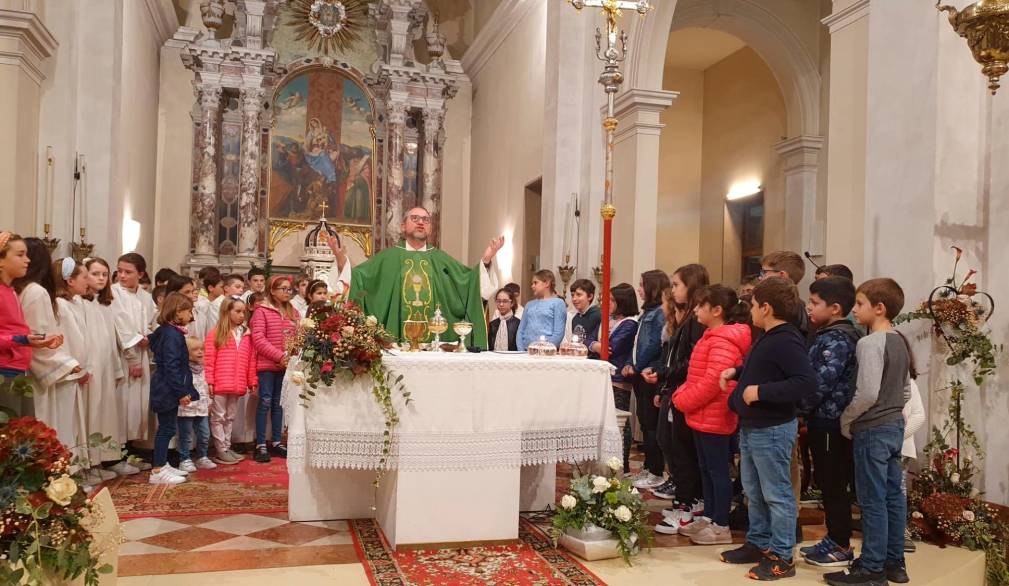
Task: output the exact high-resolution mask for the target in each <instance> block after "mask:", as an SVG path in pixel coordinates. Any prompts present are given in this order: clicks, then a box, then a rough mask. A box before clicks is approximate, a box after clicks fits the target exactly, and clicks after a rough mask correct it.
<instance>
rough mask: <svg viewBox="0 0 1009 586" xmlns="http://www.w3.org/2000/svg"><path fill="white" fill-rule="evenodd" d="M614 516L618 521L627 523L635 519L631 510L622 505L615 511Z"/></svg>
mask: <svg viewBox="0 0 1009 586" xmlns="http://www.w3.org/2000/svg"><path fill="white" fill-rule="evenodd" d="M613 516H614V517H616V518H617V520H618V521H621V522H623V523H626V522H628V521H630V520H631V517H633V516H634V515H633V514H632V513H631V510H630V509H628V508H627V507H626V506H624V505H620V506H619V507H617V509H616V510H615V511H613Z"/></svg>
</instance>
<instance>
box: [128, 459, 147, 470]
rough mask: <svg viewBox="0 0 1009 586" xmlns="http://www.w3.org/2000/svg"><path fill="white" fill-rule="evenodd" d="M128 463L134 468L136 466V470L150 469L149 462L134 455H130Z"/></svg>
mask: <svg viewBox="0 0 1009 586" xmlns="http://www.w3.org/2000/svg"><path fill="white" fill-rule="evenodd" d="M129 464H130V466H133V467H134V468H136V469H137V470H140V471H143V470H150V469H151V463H150V462H145V461H143V460H141V459H140V458H137V457H134V456H130V462H129Z"/></svg>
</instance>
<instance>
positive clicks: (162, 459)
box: [151, 409, 179, 468]
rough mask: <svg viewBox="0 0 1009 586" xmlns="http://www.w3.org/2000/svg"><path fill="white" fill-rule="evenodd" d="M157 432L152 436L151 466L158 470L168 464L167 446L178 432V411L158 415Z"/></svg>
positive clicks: (173, 410)
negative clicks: (152, 455) (152, 456)
mask: <svg viewBox="0 0 1009 586" xmlns="http://www.w3.org/2000/svg"><path fill="white" fill-rule="evenodd" d="M157 415H158V431H157V432H156V433H155V434H154V461H153V462H151V465H152V466H153V467H155V468H160V467H162V466H164V465H165V464H167V463H168V444H170V443H172V438H173V437H175V433H176V431H177V430H178V421H179V410H178V409H172V410H171V411H164V412H161V413H158V414H157Z"/></svg>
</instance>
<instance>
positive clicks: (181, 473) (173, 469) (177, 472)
mask: <svg viewBox="0 0 1009 586" xmlns="http://www.w3.org/2000/svg"><path fill="white" fill-rule="evenodd" d="M161 469H162V470H168V472H169V473H171V474H174V475H176V476H182V477H186V476H189V472H186V471H185V470H179V469H178V468H176V467H174V466H172V465H171V464H167V463H166V464H165V465H164V466H162V467H161Z"/></svg>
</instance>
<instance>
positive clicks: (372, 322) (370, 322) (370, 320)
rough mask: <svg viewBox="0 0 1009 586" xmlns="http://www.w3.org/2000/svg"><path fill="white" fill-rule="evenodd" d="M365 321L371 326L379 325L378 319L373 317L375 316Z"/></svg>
mask: <svg viewBox="0 0 1009 586" xmlns="http://www.w3.org/2000/svg"><path fill="white" fill-rule="evenodd" d="M364 321H365V323H367V324H368V325H369V326H377V325H378V318H377V317H375V316H373V315H369V316H368V317H367V318H365V320H364Z"/></svg>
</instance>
